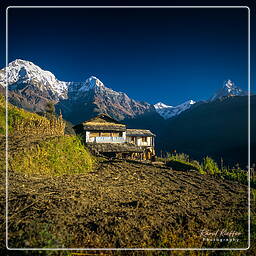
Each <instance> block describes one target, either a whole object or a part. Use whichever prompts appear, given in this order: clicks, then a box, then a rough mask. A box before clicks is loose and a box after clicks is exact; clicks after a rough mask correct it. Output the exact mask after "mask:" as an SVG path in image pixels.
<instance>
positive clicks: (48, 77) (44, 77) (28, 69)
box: [0, 59, 69, 99]
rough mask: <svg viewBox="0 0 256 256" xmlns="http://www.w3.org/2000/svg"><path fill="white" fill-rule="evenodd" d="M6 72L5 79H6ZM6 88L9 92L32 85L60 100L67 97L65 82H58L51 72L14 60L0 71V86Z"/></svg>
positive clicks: (66, 84) (24, 61) (23, 61)
mask: <svg viewBox="0 0 256 256" xmlns="http://www.w3.org/2000/svg"><path fill="white" fill-rule="evenodd" d="M6 71H7V77H6ZM7 82H8V86H9V88H10V89H11V90H13V89H16V88H17V87H18V86H19V84H24V83H26V84H32V85H34V86H36V87H37V89H39V90H41V91H49V92H51V94H53V96H56V97H58V98H60V99H64V98H66V97H67V90H68V84H69V83H67V82H63V81H59V80H58V79H57V78H56V77H55V76H54V75H53V74H52V73H51V72H49V71H46V70H43V69H41V68H40V67H39V66H37V65H35V64H33V63H32V62H30V61H26V60H21V59H16V60H15V61H12V62H10V63H9V65H8V67H7V68H4V69H2V70H0V85H2V86H6V84H7Z"/></svg>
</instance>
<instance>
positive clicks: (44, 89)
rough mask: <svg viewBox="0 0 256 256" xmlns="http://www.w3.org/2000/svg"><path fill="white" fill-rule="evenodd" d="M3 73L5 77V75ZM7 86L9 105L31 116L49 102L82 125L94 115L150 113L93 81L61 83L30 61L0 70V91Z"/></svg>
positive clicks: (148, 108)
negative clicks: (82, 122) (25, 111)
mask: <svg viewBox="0 0 256 256" xmlns="http://www.w3.org/2000/svg"><path fill="white" fill-rule="evenodd" d="M6 71H7V75H6ZM7 83H8V89H9V93H8V96H9V97H8V99H9V102H10V103H12V104H14V105H16V106H18V107H22V108H25V109H27V110H30V111H34V112H42V111H44V109H45V106H46V104H47V103H48V102H49V101H51V102H53V103H54V104H55V106H56V109H57V110H61V111H62V114H63V116H64V118H66V119H67V120H69V121H71V122H74V123H76V122H80V121H84V120H85V119H86V118H89V117H91V116H93V115H95V114H97V113H106V114H109V115H111V116H112V117H115V118H117V119H119V120H122V119H124V118H132V117H134V116H136V115H141V114H143V113H145V112H148V111H152V109H154V108H153V107H152V106H151V105H150V104H148V103H145V102H139V101H135V100H133V99H130V98H129V97H128V96H127V95H126V94H125V93H123V92H117V91H114V90H112V89H110V88H108V87H106V86H105V85H104V84H103V82H101V81H100V80H99V79H98V78H97V77H95V76H91V77H89V78H88V79H86V80H85V82H64V81H60V80H58V79H57V78H56V77H55V76H54V75H53V74H52V73H51V72H49V71H45V70H43V69H41V68H40V67H39V66H37V65H35V64H33V63H32V62H30V61H25V60H21V59H17V60H15V61H12V62H11V63H9V65H8V67H7V68H4V69H2V70H0V89H1V87H2V88H3V87H5V86H6V84H7Z"/></svg>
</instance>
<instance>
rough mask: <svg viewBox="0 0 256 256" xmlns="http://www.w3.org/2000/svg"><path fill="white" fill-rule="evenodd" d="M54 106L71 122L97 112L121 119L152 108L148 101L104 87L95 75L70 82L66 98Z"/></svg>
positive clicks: (78, 120) (79, 120) (81, 119)
mask: <svg viewBox="0 0 256 256" xmlns="http://www.w3.org/2000/svg"><path fill="white" fill-rule="evenodd" d="M56 107H57V108H60V109H61V110H62V113H63V116H64V117H66V118H67V120H70V121H72V122H73V123H78V122H81V121H84V120H85V119H86V118H90V117H91V116H93V115H95V114H97V113H105V114H108V115H110V116H112V117H114V118H116V119H118V120H123V119H125V118H133V117H135V116H137V115H142V114H144V113H146V112H149V111H152V110H154V108H153V107H152V106H151V105H150V104H149V103H146V102H139V101H135V100H133V99H131V98H129V97H128V95H127V94H125V93H123V92H117V91H114V90H112V89H111V88H108V87H106V86H105V85H104V83H103V82H101V81H100V80H99V79H98V78H97V77H95V76H91V77H90V78H88V79H87V80H86V81H85V83H81V84H72V83H71V84H70V86H69V93H68V99H66V100H62V101H60V102H59V103H58V104H57V105H56Z"/></svg>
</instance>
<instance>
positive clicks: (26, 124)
mask: <svg viewBox="0 0 256 256" xmlns="http://www.w3.org/2000/svg"><path fill="white" fill-rule="evenodd" d="M5 107H6V106H5V98H4V97H3V96H2V95H0V134H2V135H3V134H5V130H6V123H5V114H6V108H5ZM64 129H65V123H64V122H63V121H62V120H61V119H60V118H57V117H54V116H53V117H52V118H51V119H47V118H46V117H43V116H39V115H37V114H34V113H31V112H28V111H26V110H24V109H21V108H18V107H15V106H13V105H12V104H8V132H9V135H26V134H28V135H63V134H64Z"/></svg>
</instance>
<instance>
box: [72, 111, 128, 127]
mask: <svg viewBox="0 0 256 256" xmlns="http://www.w3.org/2000/svg"><path fill="white" fill-rule="evenodd" d="M78 128H79V130H81V128H82V129H83V130H86V131H125V130H126V126H125V125H124V124H121V123H119V122H118V121H117V120H115V119H114V118H112V117H110V116H108V115H106V114H100V115H98V116H96V117H94V118H91V119H90V120H87V121H85V122H83V123H81V124H78V125H76V126H74V129H75V130H77V129H78Z"/></svg>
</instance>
